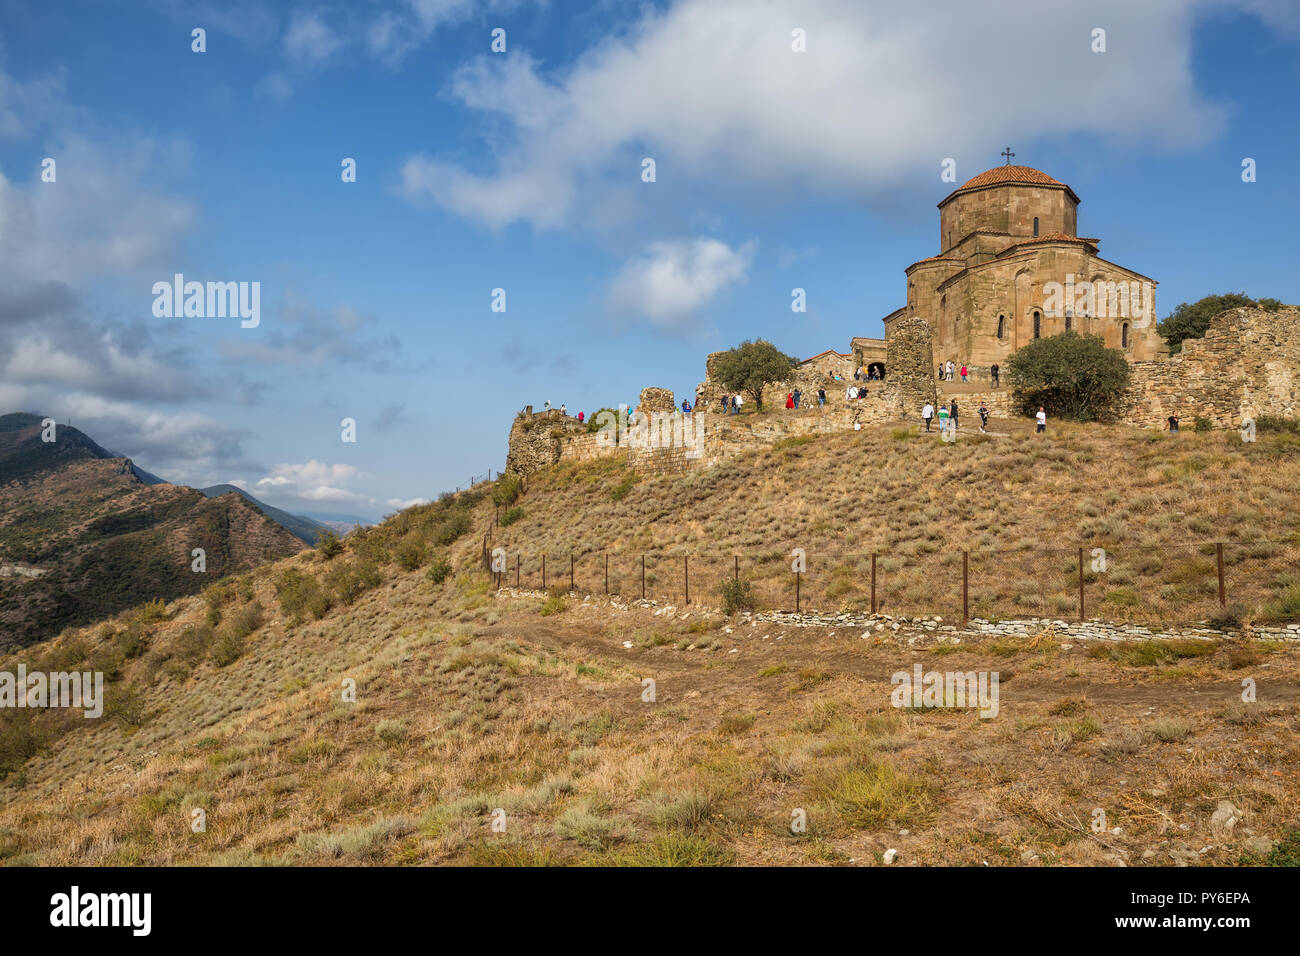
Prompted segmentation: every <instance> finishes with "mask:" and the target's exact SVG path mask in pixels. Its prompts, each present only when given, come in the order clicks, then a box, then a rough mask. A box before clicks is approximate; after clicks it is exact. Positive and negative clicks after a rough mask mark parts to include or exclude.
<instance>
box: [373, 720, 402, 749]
mask: <svg viewBox="0 0 1300 956" xmlns="http://www.w3.org/2000/svg"><path fill="white" fill-rule="evenodd" d="M375 736H376V737H378V738H379V739H380V741H381V742H382V743H383V744H385V745H386V746H389V747H396V746H397V745H398V744H400V743H401V742H402V741H403V740H405V739H406V724H405V723H404V722H403V721H400V720H381V721H380V722H379V723H377V724H375Z"/></svg>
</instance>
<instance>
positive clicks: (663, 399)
mask: <svg viewBox="0 0 1300 956" xmlns="http://www.w3.org/2000/svg"><path fill="white" fill-rule="evenodd" d="M636 410H637V412H638V413H640V412H672V411H676V410H677V408H676V406H675V405H674V404H673V391H672V389H670V388H643V389H641V398H640V399H639V400H638V402H637V406H636Z"/></svg>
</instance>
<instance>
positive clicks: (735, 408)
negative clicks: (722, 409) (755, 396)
mask: <svg viewBox="0 0 1300 956" xmlns="http://www.w3.org/2000/svg"><path fill="white" fill-rule="evenodd" d="M739 398H740V396H739V395H732V396H731V414H733V415H739V414H740V402H739V401H737V399H739Z"/></svg>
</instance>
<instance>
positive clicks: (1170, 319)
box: [1157, 292, 1258, 354]
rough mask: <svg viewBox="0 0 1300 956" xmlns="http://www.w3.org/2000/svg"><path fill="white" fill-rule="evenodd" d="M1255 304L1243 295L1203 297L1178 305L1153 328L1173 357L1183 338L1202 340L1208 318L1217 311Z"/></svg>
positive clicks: (1217, 312) (1235, 293)
mask: <svg viewBox="0 0 1300 956" xmlns="http://www.w3.org/2000/svg"><path fill="white" fill-rule="evenodd" d="M1257 304H1258V303H1256V302H1255V300H1254V299H1252V298H1250V296H1248V295H1246V293H1244V292H1229V293H1226V294H1224V295H1207V296H1205V298H1203V299H1198V300H1197V301H1195V302H1191V303H1187V302H1183V303H1182V304H1180V305H1179V306H1178V308H1176V309H1174V311H1173V312H1171V313H1169V315H1167V316H1166V317H1165V319H1164V321H1162V322H1160V323H1159V325H1158V326H1157V329H1158V330H1159V332H1160V334H1161V335H1162V336H1164V339H1165V341H1166V342H1168V343H1169V351H1170V353H1171V354H1176V353H1178V352H1181V351H1182V348H1183V340H1184V339H1199V338H1203V337H1204V335H1205V331H1206V330H1207V329H1208V328H1209V327H1210V319H1212V318H1214V317H1215V316H1216V315H1218V314H1219V313H1220V312H1226V311H1227V310H1228V309H1238V308H1241V307H1242V306H1253V305H1257Z"/></svg>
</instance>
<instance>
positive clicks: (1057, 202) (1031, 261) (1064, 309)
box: [854, 165, 1168, 380]
mask: <svg viewBox="0 0 1300 956" xmlns="http://www.w3.org/2000/svg"><path fill="white" fill-rule="evenodd" d="M1078 209H1079V197H1078V196H1076V195H1075V194H1074V190H1072V189H1071V188H1070V187H1069V186H1067V185H1065V184H1064V183H1061V182H1057V181H1056V180H1055V179H1053V178H1052V177H1051V176H1048V175H1047V174H1046V173H1043V172H1040V171H1038V170H1037V169H1032V168H1030V167H1028V166H1012V165H1006V166H997V167H994V168H993V169H990V170H988V171H986V172H983V173H980V174H979V175H978V176H976V177H974V178H973V179H970V180H967V181H966V182H965V183H963V184H962V185H961V186H960V187H959V188H957V189H955V190H953V192H952V193H950V194H949V195H948V196H947V197H946V198H945V199H944V200H943V201H942V202H940V203H939V248H940V249H941V250H942V251H941V252H940V253H939V255H937V256H931V257H929V258H928V259H922V260H920V261H919V262H914V263H912V264H911V265H910V266H908V267H907V269H906V270H904V271H905V272H906V274H907V304H906V305H905V306H903V307H902V308H901V309H898V310H897V311H895V312H892V313H890V314H889V315H887V316H885V319H884V322H885V338H886V340H888V338H889V329H890V326H891V324H893V323H894V322H896V321H897V320H898V319H899V318H900V317H902V316H921V317H923V318H924V319H925V320H926V321H927V322H928V323H929V325H930V331H931V343H932V348H933V353H934V359H935V362H936V364H938V363H939V362H946V361H948V360H949V359H951V360H952V361H953V362H954V363H955V364H956V365H957V367H959V368H960V366H961V365H962V364H965V365H967V366H968V367H970V369H971V374H972V377H973V378H975V379H977V380H979V379H986V378H987V376H988V370H989V367H990V366H991V365H993V364H994V363H997V364H999V365H1001V366H1003V367H1005V365H1006V360H1007V359H1008V358H1010V356H1011V355H1012V354H1013V353H1014V352H1015V351H1016V350H1017V349H1019V348H1021V347H1022V346H1024V345H1026V344H1028V343H1029V342H1030V341H1032V340H1033V339H1035V338H1038V337H1040V336H1049V335H1056V334H1058V333H1060V332H1062V331H1065V330H1066V329H1074V330H1076V331H1078V332H1081V333H1087V334H1091V335H1100V336H1101V337H1102V339H1103V340H1104V341H1105V343H1106V345H1107V346H1108V347H1110V348H1114V349H1119V350H1120V351H1122V352H1123V353H1124V355H1125V356H1126V357H1127V358H1128V359H1129V360H1130V361H1132V362H1144V361H1150V360H1152V359H1156V358H1161V357H1163V356H1165V355H1167V354H1168V349H1167V347H1166V346H1165V344H1164V340H1163V339H1162V338H1161V337H1160V335H1159V333H1158V332H1157V331H1156V317H1155V285H1156V283H1155V281H1154V280H1153V279H1151V278H1149V277H1147V276H1144V275H1142V274H1141V273H1139V272H1134V271H1133V270H1132V269H1127V268H1125V267H1123V266H1120V265H1116V264H1115V263H1113V262H1108V261H1107V260H1105V259H1103V258H1101V256H1100V255H1099V254H1098V252H1097V246H1098V243H1099V241H1100V240H1098V239H1088V238H1084V237H1081V236H1080V235H1079V234H1078ZM859 343H861V346H863V348H861V349H859ZM874 344H875V340H865V339H863V340H858V339H855V340H854V348H855V354H856V352H857V351H859V350H860V351H861V352H862V353H863V354H864V357H866V355H867V354H869V353H870V352H871V351H873V349H872V346H873V345H874ZM882 344H883V343H882Z"/></svg>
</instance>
